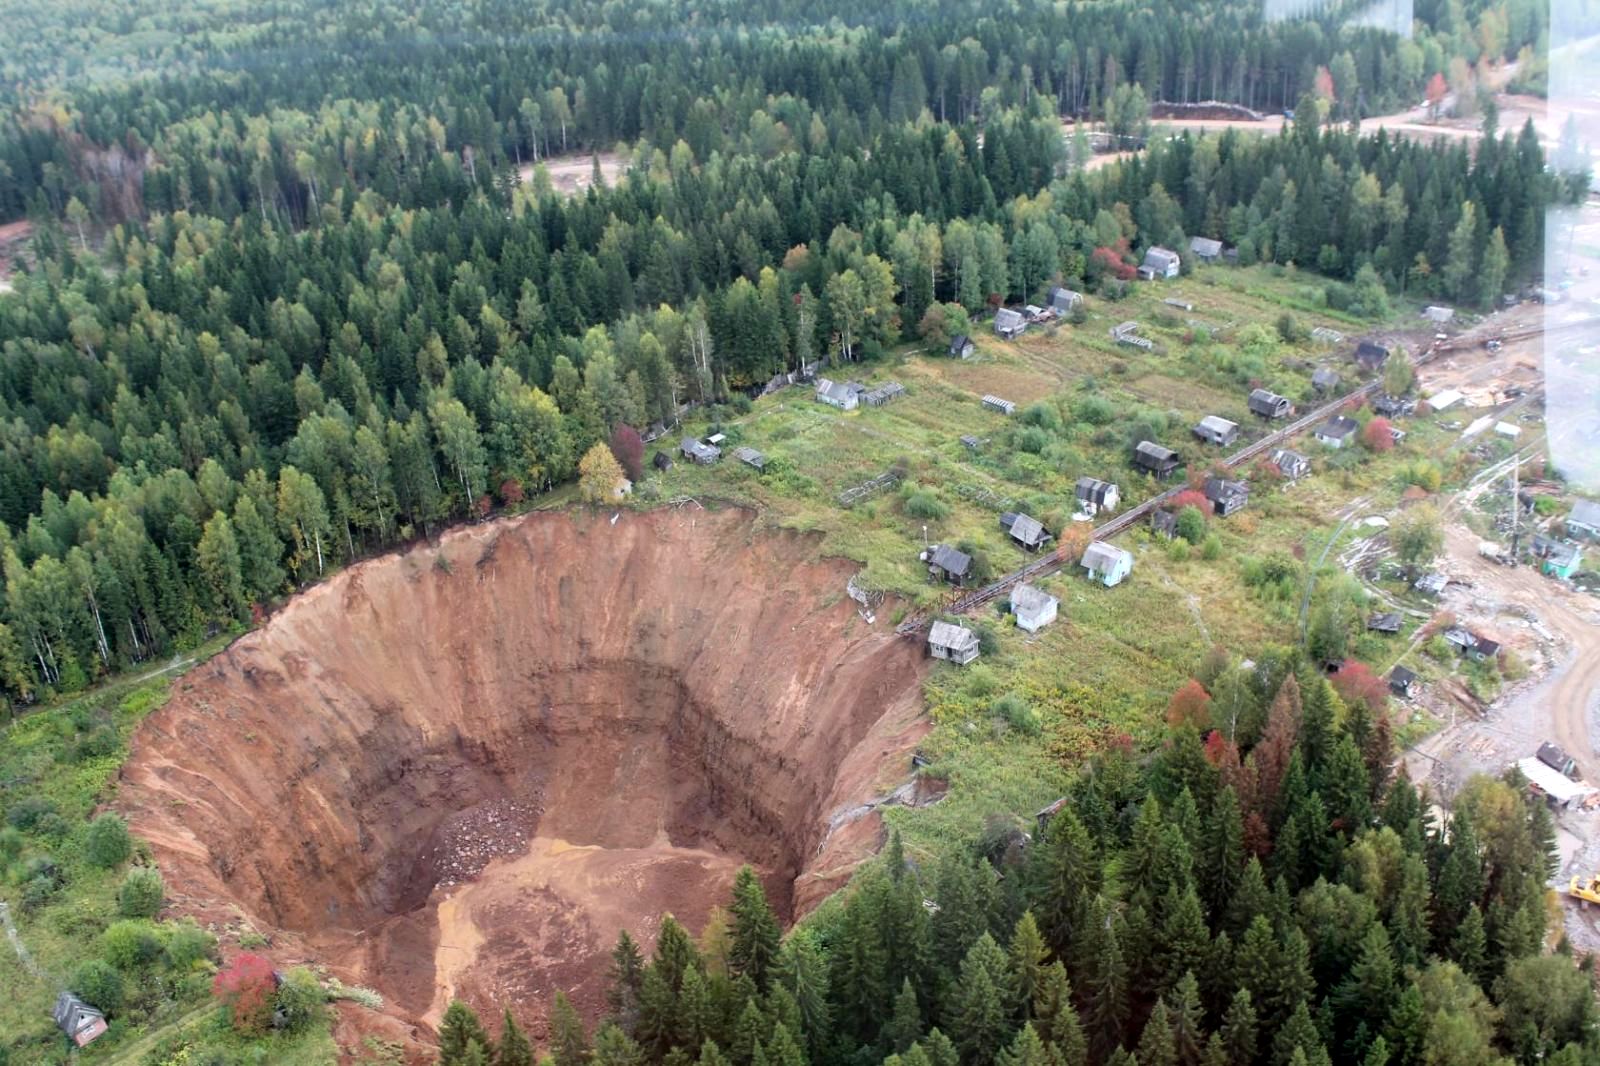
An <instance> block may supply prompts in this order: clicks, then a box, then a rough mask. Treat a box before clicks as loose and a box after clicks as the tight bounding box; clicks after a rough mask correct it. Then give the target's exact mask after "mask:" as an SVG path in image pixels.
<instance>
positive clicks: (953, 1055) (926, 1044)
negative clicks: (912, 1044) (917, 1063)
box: [921, 1027, 961, 1066]
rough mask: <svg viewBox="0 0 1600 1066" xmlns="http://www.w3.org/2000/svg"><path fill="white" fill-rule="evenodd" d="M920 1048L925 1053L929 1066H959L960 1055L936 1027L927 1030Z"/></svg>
mask: <svg viewBox="0 0 1600 1066" xmlns="http://www.w3.org/2000/svg"><path fill="white" fill-rule="evenodd" d="M921 1047H922V1049H923V1050H924V1051H925V1052H927V1055H928V1063H929V1066H959V1064H960V1062H961V1053H960V1052H959V1051H958V1050H957V1049H956V1046H955V1044H954V1043H952V1042H951V1040H950V1038H949V1037H947V1036H945V1035H944V1033H942V1032H940V1031H939V1029H938V1028H937V1027H935V1028H933V1029H929V1030H928V1035H927V1036H925V1037H923V1038H922V1043H921Z"/></svg>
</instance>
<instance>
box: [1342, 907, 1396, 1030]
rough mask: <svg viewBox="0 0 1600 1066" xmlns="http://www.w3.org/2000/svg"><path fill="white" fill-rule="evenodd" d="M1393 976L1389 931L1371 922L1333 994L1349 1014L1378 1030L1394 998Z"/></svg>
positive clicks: (1392, 955) (1352, 1017)
mask: <svg viewBox="0 0 1600 1066" xmlns="http://www.w3.org/2000/svg"><path fill="white" fill-rule="evenodd" d="M1395 978H1396V973H1395V964H1394V954H1393V953H1392V952H1391V951H1390V949H1389V931H1388V930H1387V929H1385V928H1384V927H1383V925H1382V924H1380V923H1377V922H1374V923H1373V924H1372V927H1371V928H1370V929H1368V930H1367V935H1366V936H1365V937H1363V938H1362V940H1361V948H1360V953H1359V954H1358V955H1357V956H1356V960H1355V963H1354V965H1352V966H1351V967H1350V971H1349V973H1348V975H1347V976H1346V977H1345V979H1344V982H1343V983H1342V984H1341V985H1340V987H1339V989H1338V990H1337V991H1336V992H1335V994H1334V998H1335V1000H1336V1002H1337V1005H1338V1007H1339V1009H1340V1010H1341V1012H1342V1013H1344V1014H1345V1015H1346V1016H1347V1017H1348V1018H1350V1019H1352V1020H1354V1021H1360V1022H1364V1023H1365V1024H1367V1025H1368V1026H1371V1027H1373V1028H1377V1029H1380V1030H1381V1028H1382V1027H1383V1025H1384V1023H1385V1021H1386V1020H1387V1016H1388V1011H1389V1007H1390V1005H1391V1003H1392V1002H1393V999H1394V986H1395Z"/></svg>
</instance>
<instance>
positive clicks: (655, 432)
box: [639, 422, 667, 444]
mask: <svg viewBox="0 0 1600 1066" xmlns="http://www.w3.org/2000/svg"><path fill="white" fill-rule="evenodd" d="M666 433H667V427H666V426H663V425H662V424H661V423H660V422H652V423H650V424H649V425H648V426H646V427H645V429H644V432H643V433H641V434H639V442H640V443H641V444H654V443H655V442H656V441H658V440H660V439H661V438H662V437H664V436H666Z"/></svg>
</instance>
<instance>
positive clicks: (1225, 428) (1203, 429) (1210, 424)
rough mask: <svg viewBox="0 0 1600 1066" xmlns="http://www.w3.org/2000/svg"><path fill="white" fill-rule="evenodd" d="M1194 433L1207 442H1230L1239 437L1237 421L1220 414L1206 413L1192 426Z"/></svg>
mask: <svg viewBox="0 0 1600 1066" xmlns="http://www.w3.org/2000/svg"><path fill="white" fill-rule="evenodd" d="M1194 435H1195V436H1196V437H1199V438H1200V439H1201V440H1203V441H1205V442H1206V443H1207V444H1222V445H1228V444H1232V443H1233V442H1234V441H1236V440H1238V439H1239V423H1237V422H1229V421H1228V420H1227V419H1226V418H1223V417H1221V416H1220V415H1206V416H1205V417H1204V418H1202V419H1201V420H1200V422H1199V424H1198V425H1196V426H1195V427H1194Z"/></svg>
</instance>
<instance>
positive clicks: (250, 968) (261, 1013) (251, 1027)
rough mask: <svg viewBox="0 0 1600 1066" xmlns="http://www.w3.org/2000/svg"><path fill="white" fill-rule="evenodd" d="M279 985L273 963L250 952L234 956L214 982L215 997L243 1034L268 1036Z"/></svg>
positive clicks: (212, 990) (235, 1026) (212, 983)
mask: <svg viewBox="0 0 1600 1066" xmlns="http://www.w3.org/2000/svg"><path fill="white" fill-rule="evenodd" d="M277 991H278V982H277V979H276V978H275V977H273V975H272V963H271V962H269V961H268V960H267V959H265V958H263V957H262V956H260V955H253V954H251V953H250V952H244V953H243V954H240V955H236V956H234V959H233V961H232V962H230V963H229V964H228V965H227V966H225V967H223V969H222V970H220V971H219V972H218V973H217V976H216V978H215V979H214V980H213V981H212V982H211V994H212V995H213V996H215V997H216V998H217V1001H218V1002H220V1003H221V1004H222V1005H223V1007H224V1008H226V1010H227V1012H228V1019H229V1021H231V1022H232V1023H233V1027H234V1028H235V1029H237V1030H238V1031H239V1032H241V1033H260V1032H265V1031H266V1029H267V1026H268V1025H270V1024H271V1023H272V1000H273V997H274V996H275V995H276V994H277Z"/></svg>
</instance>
